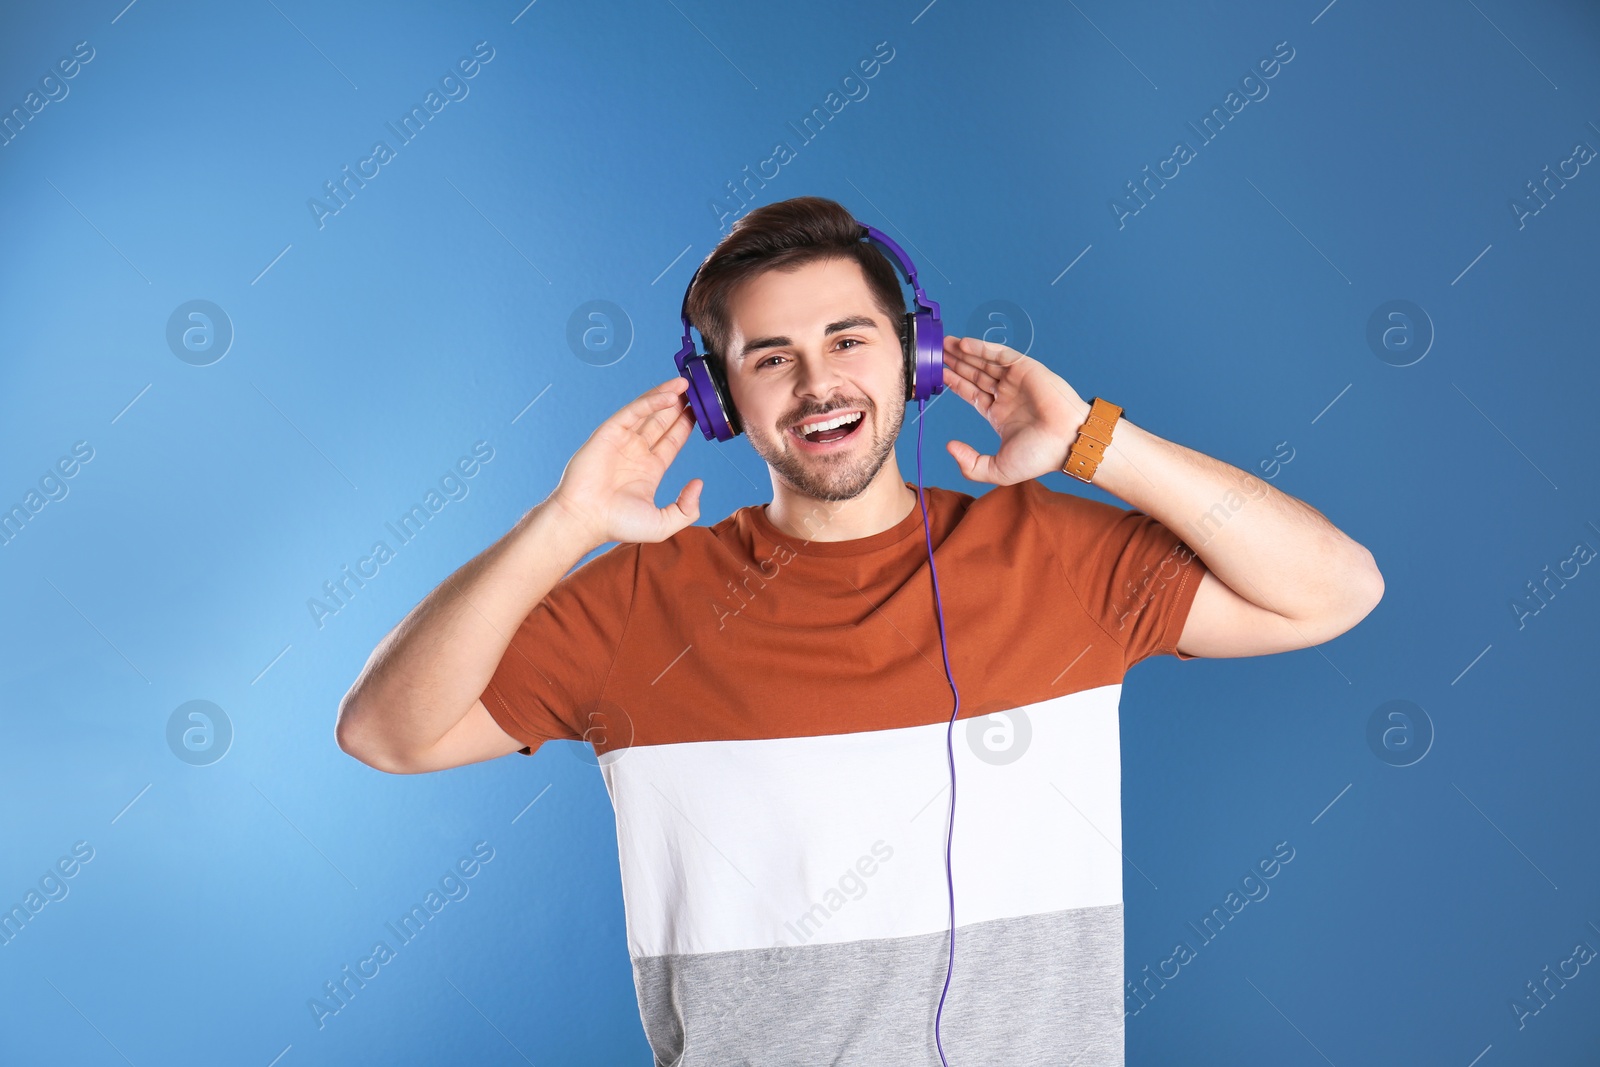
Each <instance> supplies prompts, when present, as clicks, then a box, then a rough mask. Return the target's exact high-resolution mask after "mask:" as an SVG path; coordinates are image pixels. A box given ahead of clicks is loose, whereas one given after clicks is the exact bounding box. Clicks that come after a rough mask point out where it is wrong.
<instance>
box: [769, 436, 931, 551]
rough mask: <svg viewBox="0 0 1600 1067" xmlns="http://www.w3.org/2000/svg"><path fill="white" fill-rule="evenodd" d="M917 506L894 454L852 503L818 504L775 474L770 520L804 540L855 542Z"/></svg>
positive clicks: (896, 521)
mask: <svg viewBox="0 0 1600 1067" xmlns="http://www.w3.org/2000/svg"><path fill="white" fill-rule="evenodd" d="M916 506H917V492H916V490H915V489H912V488H911V487H910V486H908V485H906V483H905V478H904V477H903V476H902V475H901V474H900V465H899V464H898V463H896V462H895V456H894V453H893V452H890V453H889V456H888V458H887V460H886V461H885V462H884V464H883V466H882V467H880V468H879V469H878V473H877V474H876V475H875V476H874V477H873V479H872V481H871V482H870V483H869V484H868V485H867V488H866V489H865V490H863V491H862V492H861V494H860V495H859V496H857V497H855V498H854V499H851V500H819V499H817V498H816V497H813V496H808V495H807V494H805V493H801V492H799V491H797V490H795V489H794V488H793V487H791V486H790V485H788V484H787V483H785V482H783V481H780V480H779V478H778V477H777V474H776V473H775V472H774V474H773V478H772V503H770V504H768V505H766V514H767V519H768V521H770V522H771V523H772V525H774V526H776V527H777V528H778V529H780V530H782V531H783V532H784V533H786V534H788V535H789V536H790V537H795V538H798V539H800V540H803V541H853V540H855V539H857V538H860V537H871V536H872V535H873V534H876V533H882V532H883V531H885V530H887V529H889V528H890V527H892V526H894V525H896V524H897V523H899V522H900V520H902V519H904V518H905V517H906V516H907V515H908V514H910V513H911V509H912V508H914V507H916Z"/></svg>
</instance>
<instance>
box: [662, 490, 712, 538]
mask: <svg viewBox="0 0 1600 1067" xmlns="http://www.w3.org/2000/svg"><path fill="white" fill-rule="evenodd" d="M704 488H705V482H703V481H702V480H700V479H699V478H691V479H689V482H688V484H687V485H685V486H684V487H683V488H682V489H680V490H679V491H678V499H676V500H674V501H673V502H672V503H670V504H668V505H667V506H666V507H664V508H662V509H661V510H662V512H663V518H666V519H667V520H668V521H669V522H671V523H672V525H673V526H674V527H675V529H674V530H673V532H674V533H676V532H677V531H678V530H681V529H683V528H684V527H685V526H688V525H689V524H690V523H692V522H694V521H695V520H696V519H698V518H699V517H700V490H701V489H704Z"/></svg>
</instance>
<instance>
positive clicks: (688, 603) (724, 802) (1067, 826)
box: [482, 480, 1205, 1067]
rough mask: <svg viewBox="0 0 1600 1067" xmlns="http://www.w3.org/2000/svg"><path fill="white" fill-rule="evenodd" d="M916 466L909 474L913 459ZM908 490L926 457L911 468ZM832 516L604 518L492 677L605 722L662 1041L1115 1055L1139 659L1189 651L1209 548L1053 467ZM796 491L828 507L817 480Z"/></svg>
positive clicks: (496, 710) (517, 712) (541, 732)
mask: <svg viewBox="0 0 1600 1067" xmlns="http://www.w3.org/2000/svg"><path fill="white" fill-rule="evenodd" d="M906 484H907V485H908V486H910V485H911V483H909V482H908V483H906ZM911 488H912V489H913V491H915V487H914V486H912V487H911ZM924 493H925V499H926V501H927V507H928V517H929V523H930V526H931V532H932V542H933V545H934V550H935V551H934V558H935V560H936V562H937V564H938V573H937V580H938V586H939V589H938V592H939V596H940V598H941V599H942V601H943V605H944V619H945V629H946V634H947V637H948V640H949V659H950V668H951V671H952V673H953V675H954V677H955V682H956V686H957V688H958V689H959V690H960V714H959V718H958V720H957V722H956V724H955V726H954V729H953V731H951V728H950V726H949V720H950V715H951V711H952V708H953V707H954V696H953V694H952V692H951V689H950V686H949V683H948V682H947V681H946V678H945V670H944V659H943V655H942V654H941V651H940V643H939V631H938V623H937V620H936V618H935V610H934V589H933V581H932V579H931V578H930V575H929V570H928V561H927V552H928V549H927V538H926V536H925V535H924V532H923V516H922V508H921V507H920V506H918V505H913V506H912V508H911V510H910V512H908V513H907V515H906V516H905V518H904V519H902V520H901V521H900V522H898V523H897V524H896V525H894V526H893V527H891V528H889V529H887V530H884V531H882V532H880V533H876V534H873V535H871V536H868V537H860V538H855V539H852V540H844V541H827V540H814V539H813V540H805V539H801V538H797V537H793V536H790V535H788V534H785V533H783V532H782V531H780V530H778V529H777V528H776V527H775V526H774V525H773V524H772V522H771V521H770V520H769V519H768V517H767V515H766V511H765V506H764V505H754V506H750V507H745V508H741V509H739V510H738V511H735V512H734V513H733V514H732V515H730V516H728V517H727V518H725V519H723V520H722V521H720V522H718V523H716V524H714V525H711V526H690V527H687V528H685V529H683V530H681V531H679V532H678V533H677V534H675V535H674V536H672V537H671V538H669V539H667V540H666V541H663V542H659V543H650V544H633V543H622V544H618V545H616V546H614V547H612V548H610V549H609V550H607V551H605V552H603V553H601V554H600V555H598V556H595V557H594V558H593V559H591V560H589V561H588V562H587V563H585V564H583V565H582V566H581V567H578V568H577V569H575V570H574V571H572V572H571V573H569V574H568V575H567V576H566V577H565V578H563V579H561V581H560V582H558V583H557V584H556V586H555V587H554V588H553V589H552V590H551V591H550V593H549V595H548V596H546V597H545V599H544V600H543V601H542V602H541V603H540V604H539V605H538V606H537V607H536V608H535V609H534V610H533V611H532V612H531V613H530V614H529V615H528V617H527V618H526V620H525V621H523V623H522V624H521V625H520V627H519V628H518V630H517V632H516V633H515V635H514V636H513V637H512V640H511V643H510V647H509V648H508V649H507V651H506V653H505V656H504V658H503V659H502V660H501V662H500V664H499V666H498V668H497V669H496V671H495V673H494V676H493V677H492V678H491V680H490V682H489V684H488V687H487V688H486V689H485V690H484V693H483V698H482V699H483V703H484V705H485V706H486V707H487V708H488V709H489V711H490V713H491V714H492V715H493V716H494V718H495V720H496V721H497V722H498V723H499V724H500V725H501V727H502V728H503V729H504V730H505V731H506V732H507V733H509V734H510V735H511V736H512V737H514V738H517V739H520V740H522V741H525V742H527V745H528V748H527V749H525V750H524V751H525V752H528V753H529V754H532V751H533V750H535V749H537V748H538V746H539V745H540V744H541V743H542V742H544V741H546V740H550V739H555V738H561V739H568V740H575V739H583V740H588V741H590V742H592V743H593V744H594V747H595V752H596V755H597V759H598V763H599V767H600V771H601V774H602V775H603V777H604V780H605V785H606V789H607V792H608V793H609V795H610V798H611V803H612V806H613V809H614V811H615V814H616V827H617V848H618V852H619V858H620V869H621V876H622V896H623V904H624V908H625V915H626V926H627V938H628V952H629V956H630V959H631V961H632V966H633V976H634V985H635V989H636V990H637V992H638V997H639V1011H640V1017H641V1019H642V1020H643V1023H644V1031H645V1036H646V1038H647V1040H648V1041H649V1043H650V1045H651V1047H652V1048H653V1050H654V1053H655V1060H656V1063H657V1064H658V1065H661V1067H667V1065H677V1067H702V1065H713V1064H714V1065H725V1064H736V1063H757V1064H762V1065H774V1064H796V1065H800V1064H804V1065H808V1067H809V1065H815V1064H862V1065H872V1067H900V1065H905V1067H912V1065H915V1067H924V1065H928V1064H933V1065H937V1064H938V1063H939V1055H938V1051H937V1049H936V1047H935V1037H934V1015H935V1012H936V1010H937V1009H938V1007H939V999H940V994H941V991H942V990H943V989H944V982H945V971H946V964H947V960H948V955H949V951H950V938H949V932H948V930H949V925H950V918H951V913H950V903H949V888H948V886H947V882H946V873H945V834H946V829H947V826H948V825H949V824H948V822H947V819H948V808H949V800H950V797H949V792H950V788H949V774H950V771H949V767H950V760H951V758H952V757H951V756H949V755H947V750H946V744H947V741H946V735H947V732H950V735H951V740H950V744H951V745H952V747H953V753H954V754H953V760H954V764H955V768H956V797H957V801H956V806H955V816H954V818H955V823H954V840H953V844H952V845H951V856H950V858H951V863H952V869H953V881H954V887H955V906H954V916H955V923H956V933H955V963H954V971H953V974H952V977H951V979H950V987H949V992H948V995H947V998H946V1000H945V1004H944V1013H943V1018H942V1022H941V1023H940V1028H939V1033H940V1039H941V1041H942V1043H943V1047H944V1050H945V1054H946V1056H947V1057H948V1058H949V1060H950V1061H951V1062H952V1063H955V1064H960V1065H961V1067H979V1065H983V1064H1006V1065H1015V1064H1023V1063H1029V1064H1031V1063H1073V1064H1083V1065H1089V1064H1092V1065H1095V1067H1106V1065H1114V1064H1121V1063H1123V1010H1124V1006H1123V996H1124V989H1123V905H1122V865H1123V859H1122V813H1121V783H1122V777H1121V757H1120V749H1119V732H1118V702H1119V698H1120V695H1121V691H1122V679H1123V675H1124V674H1125V673H1126V671H1127V669H1128V668H1129V667H1131V666H1133V665H1134V664H1135V663H1138V662H1139V661H1140V660H1143V659H1145V658H1147V657H1149V656H1153V655H1157V654H1171V655H1176V656H1178V657H1179V658H1181V659H1189V658H1192V657H1190V656H1187V655H1185V654H1183V653H1180V652H1178V651H1177V647H1176V645H1177V641H1178V638H1179V635H1180V634H1181V632H1182V630H1183V623H1184V620H1185V618H1186V617H1187V615H1188V612H1189V607H1190V605H1191V604H1192V602H1193V600H1194V595H1195V591H1196V589H1197V588H1198V587H1199V585H1200V579H1201V577H1202V576H1203V575H1204V573H1205V565H1204V563H1203V562H1202V561H1201V560H1200V559H1199V557H1198V556H1196V555H1195V553H1194V552H1193V551H1192V550H1191V549H1190V548H1189V547H1188V546H1186V545H1185V544H1184V543H1183V542H1182V541H1181V540H1180V539H1179V538H1178V536H1177V535H1176V534H1175V533H1173V532H1172V531H1170V530H1169V529H1167V528H1166V527H1164V526H1163V525H1162V524H1161V523H1160V522H1158V521H1157V520H1156V519H1154V518H1153V517H1151V516H1149V515H1146V514H1144V513H1142V512H1140V511H1137V510H1127V509H1122V508H1117V507H1113V506H1111V505H1109V504H1105V503H1102V502H1099V501H1095V500H1091V499H1088V498H1085V497H1079V496H1076V495H1072V494H1067V493H1060V492H1056V491H1053V490H1051V489H1049V488H1048V487H1046V486H1045V485H1043V484H1042V483H1040V482H1038V481H1033V480H1030V481H1025V482H1020V483H1018V484H1016V485H1011V486H998V487H994V488H992V489H989V490H987V491H985V492H984V493H983V494H982V495H981V496H979V497H977V498H974V497H972V496H970V495H968V494H966V493H961V492H957V491H954V490H950V489H943V488H938V487H931V486H930V487H926V488H925V489H924ZM833 506H836V505H828V504H819V505H818V506H817V507H816V508H815V509H814V510H813V511H812V513H811V514H810V515H809V516H808V517H807V519H806V522H805V525H806V529H807V532H808V536H809V537H812V538H814V537H815V536H816V535H817V534H819V533H823V532H824V531H825V529H826V525H827V522H828V521H829V517H830V512H829V510H828V509H829V508H830V507H833Z"/></svg>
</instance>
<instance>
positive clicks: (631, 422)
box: [608, 377, 689, 430]
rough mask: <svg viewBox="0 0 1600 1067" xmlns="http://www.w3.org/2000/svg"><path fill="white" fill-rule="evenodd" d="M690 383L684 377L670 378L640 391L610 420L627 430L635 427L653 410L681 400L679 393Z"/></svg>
mask: <svg viewBox="0 0 1600 1067" xmlns="http://www.w3.org/2000/svg"><path fill="white" fill-rule="evenodd" d="M688 386H689V383H688V382H687V381H686V380H684V379H683V378H682V377H677V378H670V379H668V380H667V381H664V382H662V383H661V384H660V385H657V386H655V387H654V388H651V389H647V390H645V391H644V392H643V393H640V394H639V395H638V396H637V397H635V398H634V399H633V400H631V401H629V402H628V403H627V404H626V405H624V406H623V407H622V409H621V410H619V411H618V412H617V413H616V414H615V415H613V416H611V419H610V420H608V421H611V422H613V423H614V424H615V425H617V426H620V427H622V428H623V429H625V430H632V429H635V428H636V427H637V426H638V425H639V423H640V421H641V420H643V419H645V418H647V417H648V416H649V415H650V414H651V413H652V412H655V411H658V410H660V409H661V408H664V407H670V406H671V405H672V404H673V403H674V402H676V401H678V400H679V396H678V394H679V393H681V392H682V391H683V390H684V389H686V388H688Z"/></svg>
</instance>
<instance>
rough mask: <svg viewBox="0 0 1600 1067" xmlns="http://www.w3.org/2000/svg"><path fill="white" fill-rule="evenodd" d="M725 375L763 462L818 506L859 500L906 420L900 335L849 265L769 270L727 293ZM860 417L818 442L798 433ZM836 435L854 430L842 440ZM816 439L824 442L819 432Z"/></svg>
mask: <svg viewBox="0 0 1600 1067" xmlns="http://www.w3.org/2000/svg"><path fill="white" fill-rule="evenodd" d="M729 305H730V312H731V314H730V320H731V321H730V326H731V329H730V332H729V337H728V346H727V352H726V353H725V356H726V360H725V367H726V369H727V375H728V387H729V391H730V393H731V395H732V397H733V403H734V406H735V407H737V408H738V409H739V415H740V417H741V419H742V420H743V426H744V432H745V435H746V436H748V437H749V438H750V444H751V445H752V447H754V448H755V450H756V453H757V455H759V456H760V457H761V458H762V459H764V460H766V462H767V464H768V465H769V466H770V467H771V468H772V469H773V470H774V471H776V472H777V474H778V476H779V477H780V478H782V479H783V480H784V482H785V483H786V484H787V485H788V486H789V487H790V488H791V489H793V490H795V491H796V492H798V493H802V494H804V495H806V496H808V497H811V498H813V499H816V500H851V499H854V498H855V497H857V496H859V495H860V494H861V493H862V492H863V491H864V490H865V489H866V488H867V486H868V485H870V484H871V482H872V480H873V478H874V477H876V476H877V474H878V472H879V471H880V470H881V469H882V468H883V465H884V462H885V460H886V459H887V458H888V457H889V455H890V453H892V452H893V451H894V442H895V438H896V437H897V436H898V435H899V433H900V426H901V424H902V423H903V422H904V421H905V416H906V385H905V367H904V363H903V362H902V356H901V348H900V336H899V334H898V333H897V332H896V330H895V324H894V323H893V322H892V321H890V319H889V318H888V316H886V315H885V314H884V313H883V310H882V309H881V308H879V307H878V304H877V302H876V301H875V300H874V299H873V297H872V290H871V289H870V288H869V287H868V286H867V280H866V277H865V275H863V274H862V272H861V267H860V266H859V265H857V264H856V263H855V262H854V261H853V260H847V259H820V260H814V261H812V262H811V263H808V264H806V265H805V266H803V267H800V268H799V269H798V270H795V271H792V272H790V271H780V270H768V271H763V272H762V273H761V274H758V275H756V276H754V277H752V278H749V279H746V280H745V281H744V282H743V283H741V284H740V285H739V287H738V288H737V289H735V290H734V291H733V293H732V294H731V297H730V300H729ZM851 414H855V415H858V416H859V417H858V418H857V419H856V420H855V421H854V422H853V423H847V424H846V425H843V426H841V427H839V429H838V430H835V431H831V432H826V433H823V434H821V435H820V436H821V437H822V438H823V439H822V440H820V441H813V440H808V439H806V438H804V437H802V436H800V434H799V432H798V431H799V430H800V429H801V428H802V427H804V426H814V425H816V424H818V423H821V422H825V421H828V420H829V419H832V418H837V417H840V416H848V415H851ZM840 431H849V432H848V434H847V435H845V436H843V437H839V438H838V439H837V440H828V438H830V437H836V436H838V434H839V432H840ZM812 436H813V437H817V436H819V435H817V434H815V433H813V435H812Z"/></svg>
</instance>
